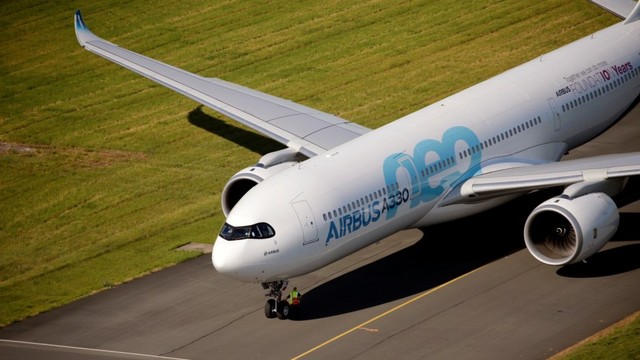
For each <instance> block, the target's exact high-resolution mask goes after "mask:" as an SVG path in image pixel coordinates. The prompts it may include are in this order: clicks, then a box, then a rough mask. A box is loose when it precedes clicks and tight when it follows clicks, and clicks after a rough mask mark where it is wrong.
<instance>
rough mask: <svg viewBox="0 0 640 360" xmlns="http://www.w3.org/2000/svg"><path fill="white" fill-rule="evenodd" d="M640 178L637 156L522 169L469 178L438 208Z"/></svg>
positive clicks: (628, 155) (629, 155)
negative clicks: (632, 177) (546, 189)
mask: <svg viewBox="0 0 640 360" xmlns="http://www.w3.org/2000/svg"><path fill="white" fill-rule="evenodd" d="M636 175H640V152H632V153H625V154H613V155H602V156H594V157H588V158H582V159H575V160H566V161H559V162H551V163H545V164H539V165H524V164H523V166H520V167H514V168H509V169H505V170H500V171H496V172H491V173H487V174H481V175H476V176H473V177H471V178H470V179H468V180H466V181H465V182H463V183H461V184H460V185H458V186H457V187H456V188H455V189H454V190H452V191H451V192H450V193H449V194H448V195H447V196H446V197H445V199H444V200H443V202H442V203H441V206H444V205H451V204H459V203H471V202H476V201H481V200H484V199H488V198H494V197H498V196H503V195H509V194H518V193H526V192H529V191H533V190H537V189H543V188H550V187H555V186H568V185H571V184H575V183H580V182H601V181H604V180H610V179H615V178H624V177H629V176H636Z"/></svg>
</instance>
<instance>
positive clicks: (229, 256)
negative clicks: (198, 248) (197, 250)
mask: <svg viewBox="0 0 640 360" xmlns="http://www.w3.org/2000/svg"><path fill="white" fill-rule="evenodd" d="M242 248H243V247H242V246H241V244H239V243H238V244H231V243H230V242H229V241H227V240H225V239H222V238H220V237H218V239H216V242H215V244H214V245H213V251H212V252H211V262H212V263H213V267H214V268H216V270H217V271H218V272H219V273H221V274H225V275H231V276H233V275H235V274H238V272H239V271H240V270H241V265H242Z"/></svg>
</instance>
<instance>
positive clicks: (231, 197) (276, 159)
mask: <svg viewBox="0 0 640 360" xmlns="http://www.w3.org/2000/svg"><path fill="white" fill-rule="evenodd" d="M304 159H306V157H305V156H304V155H302V154H300V153H299V152H297V151H295V150H293V149H289V148H286V149H282V150H279V151H274V152H272V153H268V154H266V155H264V156H263V157H261V158H260V161H258V163H257V164H256V165H254V166H249V167H248V168H246V169H243V170H240V171H239V172H237V173H236V174H235V175H233V176H232V177H231V179H229V181H228V182H227V184H226V185H225V186H224V189H223V190H222V197H221V198H220V200H221V202H222V212H223V213H224V215H225V216H227V215H229V212H230V211H231V209H233V207H234V206H236V204H237V203H238V201H240V199H242V197H243V196H244V195H245V194H246V193H247V192H248V191H249V190H251V188H252V187H254V186H256V185H258V184H259V183H261V182H263V181H264V180H265V179H268V178H270V177H272V176H273V175H275V174H277V173H279V172H281V171H282V170H285V169H288V168H290V167H292V166H295V165H297V164H298V163H299V162H300V161H303V160H304Z"/></svg>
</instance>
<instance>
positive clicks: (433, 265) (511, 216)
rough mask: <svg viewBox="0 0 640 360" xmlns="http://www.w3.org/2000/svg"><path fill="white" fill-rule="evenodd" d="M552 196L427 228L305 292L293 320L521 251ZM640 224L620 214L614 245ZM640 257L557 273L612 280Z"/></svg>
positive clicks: (613, 258) (440, 279)
mask: <svg viewBox="0 0 640 360" xmlns="http://www.w3.org/2000/svg"><path fill="white" fill-rule="evenodd" d="M553 195H556V194H550V193H547V192H542V191H541V192H539V193H537V194H531V195H528V196H525V197H523V198H521V199H518V200H516V201H514V202H512V203H509V204H506V205H504V206H501V207H498V208H496V209H494V210H491V211H487V212H485V213H482V214H479V215H476V216H472V217H470V218H467V219H462V220H459V221H454V222H449V223H445V224H440V225H437V226H431V227H428V228H423V229H421V230H422V231H423V233H424V236H423V238H422V239H420V240H419V241H418V242H417V243H416V244H414V245H412V246H410V247H408V248H405V249H403V250H400V251H398V252H396V253H394V254H391V255H388V256H386V257H384V258H382V259H380V260H378V261H375V262H373V263H371V264H368V265H365V266H363V267H361V268H358V269H356V270H353V271H351V272H349V273H347V274H344V275H342V276H340V277H338V278H336V279H333V280H330V281H328V282H326V283H324V284H321V285H319V286H318V287H316V288H314V289H311V290H310V291H308V292H306V293H305V294H304V296H303V306H304V308H303V309H302V311H301V312H299V314H296V315H295V316H294V317H293V318H292V320H312V319H318V318H325V317H331V316H336V315H341V314H345V313H349V312H353V311H358V310H362V309H366V308H370V307H374V306H377V305H381V304H385V303H388V302H391V301H395V300H398V299H401V298H405V297H408V296H412V295H416V294H419V293H422V292H424V291H427V290H429V289H432V288H434V287H437V286H439V285H441V284H444V283H446V282H448V281H451V280H453V279H455V278H457V277H459V276H461V275H463V274H465V273H468V272H470V271H472V270H474V269H477V268H479V267H481V266H483V265H485V264H488V263H490V262H492V261H495V260H497V259H500V258H502V257H505V256H507V255H509V254H512V253H514V252H516V251H519V250H522V249H524V248H525V245H524V239H523V236H522V230H523V227H524V223H525V221H526V218H527V216H528V215H529V214H530V212H531V211H532V210H533V208H535V207H536V206H537V205H538V204H540V203H541V202H542V201H544V200H546V199H548V198H550V197H552V196H553ZM638 221H640V214H627V213H624V214H621V220H620V228H619V234H618V235H616V237H615V238H614V239H613V240H612V241H623V240H627V239H634V240H637V239H640V229H639V228H638V227H637V226H636V225H635V224H637V223H638ZM638 258H640V243H637V244H631V245H624V246H621V247H618V248H614V249H609V250H604V251H601V252H600V253H598V254H596V255H595V256H593V257H592V258H591V259H590V261H589V262H588V263H586V264H582V263H580V264H577V265H571V266H565V267H562V268H560V270H558V272H557V273H558V275H559V276H567V277H598V276H608V275H613V274H617V273H621V272H626V271H632V270H635V269H637V268H638V267H639V266H640V263H639V262H638V261H637V259H638Z"/></svg>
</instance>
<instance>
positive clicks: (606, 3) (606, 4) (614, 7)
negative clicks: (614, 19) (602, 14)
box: [591, 0, 637, 19]
mask: <svg viewBox="0 0 640 360" xmlns="http://www.w3.org/2000/svg"><path fill="white" fill-rule="evenodd" d="M591 2H592V3H594V4H596V5H598V6H600V7H601V8H603V9H605V10H607V11H609V12H611V13H612V14H614V15H616V16H618V17H619V18H622V19H626V18H627V16H628V15H629V14H631V11H633V8H634V7H635V6H636V4H637V2H636V1H634V0H591Z"/></svg>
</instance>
